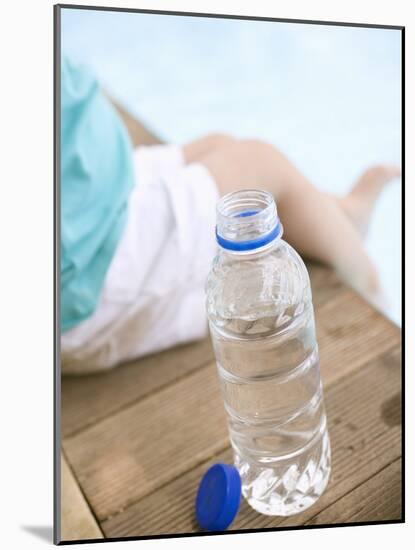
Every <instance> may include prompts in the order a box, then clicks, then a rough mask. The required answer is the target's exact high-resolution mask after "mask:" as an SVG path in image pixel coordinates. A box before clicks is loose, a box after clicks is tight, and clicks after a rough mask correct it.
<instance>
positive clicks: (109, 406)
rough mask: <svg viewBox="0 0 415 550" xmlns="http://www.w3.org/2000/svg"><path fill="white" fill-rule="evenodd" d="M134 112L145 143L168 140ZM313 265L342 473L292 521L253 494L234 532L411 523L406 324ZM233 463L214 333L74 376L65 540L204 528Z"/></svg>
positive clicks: (66, 446) (66, 391)
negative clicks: (406, 470)
mask: <svg viewBox="0 0 415 550" xmlns="http://www.w3.org/2000/svg"><path fill="white" fill-rule="evenodd" d="M122 114H123V117H124V119H125V120H126V122H127V125H128V128H129V131H130V133H131V135H132V138H133V141H134V143H135V144H139V143H140V144H142V143H156V142H157V140H156V139H155V138H154V137H153V136H152V135H151V134H150V133H149V132H147V131H146V130H145V129H144V128H142V127H141V126H140V125H139V124H138V123H137V122H135V121H134V120H133V119H132V118H131V117H129V116H128V114H127V113H125V112H122ZM308 267H309V272H310V277H311V282H312V288H313V300H314V307H315V315H316V323H317V336H318V342H319V347H320V358H321V373H322V378H323V384H324V391H325V402H326V408H327V415H328V425H329V432H330V438H331V445H332V461H333V464H332V475H331V479H330V482H329V485H328V488H327V490H326V492H325V493H324V495H323V496H322V497H321V498H320V500H318V502H317V503H316V504H315V505H314V506H312V507H311V508H310V509H308V510H306V511H305V512H303V513H301V514H299V515H297V516H294V517H291V518H272V517H269V516H263V515H260V514H258V513H256V512H255V511H254V510H252V509H251V508H250V507H249V506H248V505H247V504H246V502H245V501H243V502H242V504H241V508H240V511H239V514H238V516H237V518H236V520H235V521H234V523H233V524H232V526H231V528H230V530H233V529H235V530H240V529H258V528H277V527H283V526H293V525H311V524H313V525H315V524H333V523H349V522H370V521H383V520H399V519H400V518H401V514H402V511H401V416H400V414H401V333H400V330H399V329H398V328H397V327H396V326H395V325H393V324H392V323H390V322H389V321H388V320H387V319H385V318H384V317H383V316H382V315H381V314H380V313H378V312H376V311H375V310H374V309H373V308H372V307H371V306H370V305H368V304H367V303H366V302H365V301H364V300H363V299H361V298H360V297H359V296H358V295H357V294H356V293H355V292H353V291H352V290H350V289H349V288H347V287H346V286H344V284H342V283H341V282H340V281H339V280H338V278H337V277H336V276H335V274H334V273H333V272H332V271H330V270H328V269H326V268H324V267H321V266H318V265H309V266H308ZM201 426H203V430H201ZM231 460H232V454H231V451H230V448H229V442H228V434H227V430H226V422H225V414H224V410H223V405H222V399H221V396H220V393H219V386H218V382H217V375H216V367H215V363H214V358H213V351H212V348H211V344H210V341H209V339H206V340H204V341H201V342H198V343H195V344H191V345H187V346H182V347H178V348H175V349H172V350H169V351H166V352H163V353H160V354H157V355H152V356H149V357H146V358H144V359H141V360H138V361H134V362H131V363H128V364H126V365H123V366H121V367H119V368H117V369H115V370H113V371H111V372H108V373H105V374H98V375H93V376H86V377H79V378H78V377H72V378H63V380H62V514H61V522H62V528H61V532H62V540H74V539H97V538H101V537H110V538H111V537H124V536H151V535H160V534H172V533H190V532H198V531H199V529H198V526H197V524H196V523H195V519H194V499H195V494H196V490H197V486H198V483H199V480H200V478H201V476H202V474H203V472H204V471H205V470H206V469H207V467H208V466H209V465H210V464H211V463H214V462H217V461H224V462H230V461H231Z"/></svg>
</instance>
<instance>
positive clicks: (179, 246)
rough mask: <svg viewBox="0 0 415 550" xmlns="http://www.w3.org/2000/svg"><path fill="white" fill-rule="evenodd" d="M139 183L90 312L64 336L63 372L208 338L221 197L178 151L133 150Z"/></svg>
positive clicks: (168, 148)
mask: <svg viewBox="0 0 415 550" xmlns="http://www.w3.org/2000/svg"><path fill="white" fill-rule="evenodd" d="M134 168H135V171H136V181H137V185H136V186H135V187H134V189H133V190H132V192H131V195H130V197H129V204H128V217H127V222H126V226H125V228H124V232H123V235H122V237H121V240H120V242H119V244H118V247H117V250H116V252H115V255H114V257H113V259H112V262H111V265H110V268H109V270H108V273H107V276H106V279H105V283H104V287H103V289H102V292H101V296H100V299H99V302H98V305H97V308H96V310H95V312H94V313H93V314H92V316H91V317H89V318H88V319H86V320H85V321H83V322H81V323H80V324H79V325H77V326H76V327H74V328H73V329H70V330H69V331H67V332H64V333H63V334H62V336H61V364H62V373H64V374H65V373H76V374H81V373H88V372H92V371H96V370H100V369H105V368H110V367H113V366H114V365H117V364H119V363H122V362H124V361H128V360H131V359H134V358H137V357H140V356H143V355H146V354H149V353H152V352H156V351H160V350H162V349H165V348H169V347H171V346H174V345H176V344H179V343H184V342H188V341H191V340H196V339H199V338H202V337H203V336H205V335H206V333H207V321H206V314H205V291H204V287H205V281H206V277H207V274H208V272H209V269H210V266H211V263H212V259H213V257H214V255H215V251H216V242H215V215H216V208H215V206H216V202H217V200H218V198H219V194H218V191H217V187H216V184H215V181H214V180H213V178H212V176H211V175H210V173H209V172H208V170H207V169H206V168H205V167H204V166H203V165H201V164H197V163H194V164H189V165H185V164H184V161H183V154H182V150H181V148H180V147H177V146H172V145H156V146H151V147H139V148H138V149H136V150H135V152H134Z"/></svg>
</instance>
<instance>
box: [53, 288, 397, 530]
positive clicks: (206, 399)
mask: <svg viewBox="0 0 415 550" xmlns="http://www.w3.org/2000/svg"><path fill="white" fill-rule="evenodd" d="M350 301H351V297H350V296H349V295H348V293H346V294H344V295H343V301H340V300H339V302H338V303H337V304H336V307H340V308H343V310H344V311H345V312H346V311H347V309H346V302H347V303H350ZM324 309H326V310H327V314H328V315H329V316H332V315H333V311H332V305H331V303H328V304H326V305H325V306H324V307H322V308H321V310H320V313H321V318H322V319H325V318H326V314H324V315H323V310H324ZM368 311H369V313H370V312H371V309H370V308H369V309H368ZM370 314H371V313H370ZM352 319H353V320H354V322H353V323H352V327H353V330H352V328H351V329H350V330H349V331H348V333H347V334H348V337H349V338H350V342H351V343H350V345H349V346H344V345H343V344H340V343H336V342H335V343H334V344H332V341H331V339H328V341H327V343H325V337H324V335H323V336H322V338H321V345H322V357H323V358H324V361H322V364H321V370H322V375H323V379H324V381H325V384H326V386H327V385H329V384H331V383H334V382H335V380H337V379H339V378H341V377H342V376H345V374H347V373H350V372H352V371H353V370H356V369H359V367H360V366H362V365H363V364H364V363H365V362H367V361H369V360H370V359H372V358H374V357H376V356H377V354H378V353H379V349H380V347H381V346H382V348H383V349H387V346H388V345H389V346H393V345H394V340H393V334H394V331H392V333H391V334H390V335H389V334H388V333H387V331H386V329H387V327H389V326H390V324H389V323H387V324H386V325H385V327H384V329H385V330H384V331H383V333H382V332H381V334H380V335H379V334H378V333H377V332H376V331H373V333H372V331H371V330H369V329H367V327H366V321H367V316H365V315H359V316H358V321H356V320H355V319H354V317H352ZM345 323H346V324H347V316H345ZM323 325H324V323H323ZM327 326H328V327H330V326H331V325H330V324H328V325H327ZM365 330H366V332H365ZM343 339H344V337H343V338H341V341H343ZM395 345H396V341H395ZM389 349H390V348H389ZM340 352H341V353H342V355H341V356H339V353H340ZM339 357H341V358H340V359H339ZM201 426H203V430H202V431H201V428H200V427H201ZM173 429H174V431H171V430H173ZM193 438H195V439H193ZM160 441H162V442H163V443H162V445H160ZM195 442H196V443H197V445H195ZM63 444H64V448H65V451H66V453H67V456H68V459H69V461H70V463H71V464H72V466H73V467H74V469H75V471H76V472H77V476H78V479H79V481H80V483H81V485H82V487H83V489H84V491H85V494H86V495H87V498H88V500H89V502H90V503H91V504H92V506H93V508H94V510H95V512H96V514H97V516H98V517H99V518H100V519H104V518H106V517H108V516H110V515H112V514H115V513H118V512H119V511H120V510H121V509H123V508H125V507H126V506H128V505H130V504H131V503H132V502H134V501H135V500H138V499H139V498H141V497H142V496H144V495H145V494H148V493H150V492H151V491H153V490H155V489H156V488H157V486H160V484H162V483H166V482H168V481H169V480H170V479H172V478H173V477H175V476H178V475H181V474H183V473H184V472H185V471H186V470H187V469H189V468H191V467H194V466H195V465H196V464H197V463H198V462H201V461H203V460H206V458H207V457H209V456H211V455H212V454H213V453H214V452H217V451H219V450H221V449H223V448H225V447H226V445H227V432H226V429H225V422H224V413H223V405H222V399H221V396H220V394H219V389H218V382H217V375H216V370H215V368H214V365H213V363H212V364H209V365H207V366H205V367H202V368H200V369H198V370H197V371H195V372H193V373H191V374H190V375H188V376H187V377H185V378H184V379H182V380H180V381H178V382H177V383H176V384H173V385H171V386H169V387H167V388H165V389H163V390H161V391H159V392H157V393H155V394H152V395H150V396H149V397H148V398H146V399H144V400H142V401H140V402H138V403H136V404H134V405H132V406H129V407H127V408H126V409H123V410H122V411H120V412H119V413H116V414H114V415H112V416H111V417H109V418H107V419H104V420H103V421H101V422H99V423H97V424H95V425H93V426H92V427H90V428H88V429H86V430H83V431H82V432H80V433H79V434H77V435H75V436H73V437H68V438H66V439H64V442H63ZM154 457H158V458H157V460H155V459H154Z"/></svg>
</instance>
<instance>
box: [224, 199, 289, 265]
mask: <svg viewBox="0 0 415 550" xmlns="http://www.w3.org/2000/svg"><path fill="white" fill-rule="evenodd" d="M282 233H283V227H282V224H281V222H280V220H279V218H278V213H277V207H276V204H275V201H274V198H273V196H272V195H271V194H270V193H267V192H266V191H259V190H253V189H249V190H244V191H236V192H234V193H229V194H228V195H225V196H224V197H223V198H222V199H221V200H220V201H219V203H218V206H217V225H216V240H217V242H218V244H219V246H220V247H221V249H222V250H223V251H225V252H226V253H228V254H231V255H236V256H239V257H240V258H241V259H242V258H247V257H250V258H251V257H252V256H258V255H262V254H264V253H268V252H269V251H270V250H273V249H274V248H275V247H276V246H277V245H278V243H279V241H280V239H281V236H282Z"/></svg>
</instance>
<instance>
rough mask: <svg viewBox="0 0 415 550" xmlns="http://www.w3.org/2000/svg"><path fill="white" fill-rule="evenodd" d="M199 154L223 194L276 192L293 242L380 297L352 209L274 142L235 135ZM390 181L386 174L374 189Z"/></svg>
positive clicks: (311, 255)
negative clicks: (250, 190) (320, 187)
mask: <svg viewBox="0 0 415 550" xmlns="http://www.w3.org/2000/svg"><path fill="white" fill-rule="evenodd" d="M194 160H197V161H198V162H201V163H202V164H204V165H205V166H206V167H207V168H208V170H210V172H211V173H212V175H213V176H214V178H215V180H216V182H217V185H218V188H219V191H220V193H221V194H224V193H228V192H231V191H235V190H237V189H243V188H255V187H257V188H262V189H266V190H268V191H270V192H272V193H273V194H274V196H275V198H276V200H277V207H278V211H279V214H280V217H281V220H282V223H283V225H284V230H285V235H286V238H287V240H288V242H290V243H292V245H293V246H294V247H295V248H296V249H297V250H298V251H299V252H300V253H301V254H304V255H305V256H308V257H310V258H315V259H318V260H321V261H323V262H325V263H328V264H330V265H332V266H333V267H334V268H335V269H336V270H337V271H338V272H339V274H340V275H341V276H342V277H343V278H344V279H346V280H347V281H348V282H349V284H351V285H352V286H354V287H355V288H356V289H357V290H359V291H361V292H363V293H364V294H365V295H366V296H368V297H370V298H371V299H376V298H377V293H378V291H379V288H378V281H377V274H376V270H375V268H374V266H373V264H372V262H371V260H370V258H369V257H368V255H367V252H366V250H365V248H364V246H363V242H362V239H361V236H360V233H359V231H358V229H357V227H356V226H355V224H354V223H352V222H351V220H350V217H349V215H350V212H349V213H348V214H346V212H345V210H346V209H345V208H343V207H341V203H339V201H338V200H335V199H334V198H333V197H331V196H329V195H327V194H325V193H322V192H320V191H319V190H317V189H316V188H315V187H314V186H313V185H312V184H311V183H310V182H309V181H308V180H307V178H305V177H304V176H303V174H301V173H300V172H299V171H298V170H297V169H296V168H295V167H294V166H293V165H292V164H291V163H290V162H289V161H288V159H287V158H286V157H285V156H284V155H282V154H281V153H280V152H279V151H277V150H276V149H275V148H274V147H272V146H271V145H269V144H266V143H263V142H260V141H256V140H245V141H232V142H231V143H230V144H225V145H224V146H220V145H219V146H217V147H216V148H215V147H212V148H211V149H210V150H208V152H207V153H206V154H201V156H200V157H199V158H196V159H194ZM394 175H396V172H395V173H393V174H390V177H389V179H391V177H393V176H394ZM386 179H387V178H386ZM384 182H385V178H380V179H379V181H377V184H376V183H374V184H373V186H371V187H372V190H373V188H375V187H377V188H378V189H379V188H380V187H381V185H383V184H384ZM349 206H350V205H349Z"/></svg>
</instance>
